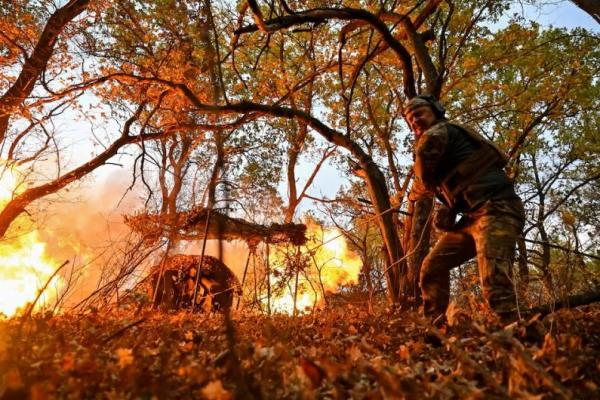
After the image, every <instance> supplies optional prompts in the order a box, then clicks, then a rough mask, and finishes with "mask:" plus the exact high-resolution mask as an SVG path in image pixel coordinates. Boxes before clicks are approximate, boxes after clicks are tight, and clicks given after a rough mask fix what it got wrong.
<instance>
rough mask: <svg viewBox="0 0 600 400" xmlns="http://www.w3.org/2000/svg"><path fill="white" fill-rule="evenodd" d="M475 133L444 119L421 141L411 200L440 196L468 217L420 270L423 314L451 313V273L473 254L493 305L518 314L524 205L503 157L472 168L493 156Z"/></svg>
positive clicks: (445, 237)
mask: <svg viewBox="0 0 600 400" xmlns="http://www.w3.org/2000/svg"><path fill="white" fill-rule="evenodd" d="M473 135H476V134H474V133H473V132H471V133H468V132H467V131H466V128H464V127H462V126H460V125H457V124H453V123H450V122H448V121H446V120H440V121H438V122H437V123H436V124H435V125H433V126H432V127H431V128H429V129H428V130H427V131H425V132H424V133H423V134H422V135H421V136H420V137H419V138H418V139H417V143H416V149H415V165H414V171H415V183H414V185H413V188H412V190H411V199H412V200H416V199H419V198H422V197H425V196H430V195H433V194H436V195H438V197H441V200H442V202H443V203H444V204H445V205H446V206H447V207H449V208H450V209H451V210H452V211H453V212H455V213H462V214H463V217H462V219H461V220H460V221H459V223H458V224H457V225H456V226H455V227H454V228H453V229H452V230H451V231H449V232H446V233H445V234H444V235H443V236H442V237H441V238H440V239H439V240H438V242H437V243H436V245H435V247H434V248H433V249H432V250H431V251H430V253H429V254H428V255H427V256H426V257H425V260H424V261H423V265H422V267H421V274H420V286H421V292H422V296H423V301H424V312H425V314H426V315H430V316H437V315H439V314H441V313H444V312H445V311H446V308H447V306H448V302H449V293H450V270H451V269H452V268H454V267H457V266H459V265H461V264H462V263H464V262H466V261H467V260H469V259H471V258H473V257H474V256H477V264H478V266H479V277H480V281H481V288H482V292H483V296H484V298H485V300H486V302H487V303H488V305H489V306H490V307H491V308H492V309H493V310H495V311H496V312H497V313H498V314H500V315H501V316H502V315H510V314H511V313H513V312H514V310H515V305H516V302H515V295H514V290H513V284H512V279H511V276H512V262H513V259H514V248H515V242H516V238H517V236H518V235H519V234H521V231H522V229H523V224H524V220H525V216H524V212H523V205H522V203H521V200H520V199H519V197H518V196H517V195H516V194H515V191H514V187H513V184H512V183H511V181H510V180H509V179H508V177H507V176H506V174H505V172H504V170H503V168H502V164H503V163H502V162H501V161H502V160H500V157H498V160H497V161H498V162H495V161H494V159H493V157H494V154H492V155H491V157H492V163H489V162H488V163H487V165H485V166H484V167H482V168H472V167H473V166H474V165H477V163H475V164H473V163H471V164H469V160H473V159H474V156H477V153H478V152H480V153H482V155H483V157H484V158H485V157H487V158H489V157H490V151H489V150H490V149H489V148H487V153H485V152H483V151H482V150H481V149H482V147H485V144H483V143H482V141H478V140H474V137H473ZM479 165H480V166H481V165H482V164H481V163H480V164H479ZM457 167H458V168H457ZM461 168H462V170H461ZM469 168H470V169H471V170H469ZM473 169H474V170H473ZM457 170H458V173H455V172H456V171H457Z"/></svg>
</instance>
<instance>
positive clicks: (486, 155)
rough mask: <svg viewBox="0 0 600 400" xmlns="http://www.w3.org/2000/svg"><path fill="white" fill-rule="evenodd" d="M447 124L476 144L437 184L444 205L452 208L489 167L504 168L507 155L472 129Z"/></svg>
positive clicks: (451, 123) (455, 124) (452, 123)
mask: <svg viewBox="0 0 600 400" xmlns="http://www.w3.org/2000/svg"><path fill="white" fill-rule="evenodd" d="M448 124H449V125H452V126H454V127H455V128H457V129H459V130H460V131H461V132H463V133H464V134H466V135H467V136H468V137H469V138H471V139H472V140H473V141H474V142H475V143H477V145H478V146H477V150H475V151H474V152H473V154H471V155H470V156H469V157H467V158H466V159H464V160H463V161H461V162H460V163H459V164H458V165H456V166H455V167H454V168H453V169H451V170H450V172H448V173H447V174H446V176H444V178H443V179H442V180H441V182H440V184H439V186H438V190H439V193H440V194H441V196H442V198H443V200H444V202H445V203H446V205H447V206H448V207H450V208H453V207H455V206H456V204H455V202H456V199H457V197H458V196H459V195H460V194H461V192H463V190H465V189H466V188H467V187H468V186H469V185H470V184H471V183H472V182H473V181H474V180H475V179H476V178H477V177H478V176H481V174H482V173H483V172H485V171H487V170H488V169H489V168H491V167H498V168H504V167H505V166H506V164H507V163H508V156H507V155H506V154H505V153H504V151H502V150H501V149H500V148H499V147H498V146H497V145H496V144H495V143H494V142H492V141H491V140H489V139H487V138H486V137H484V136H483V135H481V134H479V133H477V132H476V131H474V130H473V129H471V128H469V127H466V126H463V125H460V124H457V123H454V122H448Z"/></svg>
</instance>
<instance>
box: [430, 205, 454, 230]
mask: <svg viewBox="0 0 600 400" xmlns="http://www.w3.org/2000/svg"><path fill="white" fill-rule="evenodd" d="M433 225H434V226H435V227H436V228H437V229H438V230H440V231H443V232H450V231H452V230H454V228H455V227H456V213H455V212H454V211H452V210H451V209H449V208H448V207H446V206H441V207H440V208H438V210H437V212H436V213H435V218H434V220H433Z"/></svg>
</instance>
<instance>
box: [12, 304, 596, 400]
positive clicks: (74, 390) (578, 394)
mask: <svg viewBox="0 0 600 400" xmlns="http://www.w3.org/2000/svg"><path fill="white" fill-rule="evenodd" d="M450 314H451V315H450V318H449V322H452V323H453V324H454V325H453V326H451V327H449V328H448V330H447V331H446V332H444V331H443V330H442V331H440V330H436V329H435V328H431V327H430V326H429V325H428V324H427V323H426V322H425V321H424V320H423V319H422V318H420V317H419V316H418V314H417V313H415V312H413V311H403V310H391V309H389V308H387V307H385V306H380V307H375V310H374V311H372V312H371V313H369V312H368V311H367V309H366V307H362V306H361V307H357V306H351V305H347V304H346V305H338V306H332V307H329V308H328V309H327V310H326V311H319V312H316V313H313V314H311V315H305V316H301V317H291V316H285V315H275V316H271V317H268V316H264V315H256V314H254V315H252V314H248V313H246V314H234V315H233V320H232V323H231V324H229V325H228V324H227V322H226V319H225V318H224V317H223V316H221V315H213V316H207V315H197V314H189V313H185V312H178V313H162V312H156V311H151V310H148V311H140V310H127V309H124V310H119V311H112V312H110V313H101V312H91V313H89V314H86V315H83V316H68V315H65V316H55V317H48V318H41V317H34V318H33V319H31V320H28V321H25V322H22V321H20V320H18V319H9V320H4V321H0V398H2V399H22V398H31V399H53V398H61V399H62V398H68V399H86V398H107V399H134V398H135V399H139V398H141V399H152V398H156V399H170V398H173V399H188V398H189V399H192V398H206V399H229V398H262V399H273V398H286V399H288V398H292V399H293V398H339V399H347V398H355V399H366V398H368V399H380V398H384V399H386V398H387V399H396V398H409V399H413V398H424V397H429V398H442V399H444V398H473V399H475V398H486V399H489V398H492V399H493V398H539V399H542V398H544V399H545V398H597V397H596V396H597V395H598V393H599V391H600V389H599V388H600V304H595V305H590V306H586V307H580V308H578V309H573V310H560V311H558V312H556V313H554V314H552V315H551V316H548V317H546V318H544V319H543V320H542V321H539V320H535V318H534V319H533V320H530V321H529V322H522V323H518V324H513V325H512V326H508V327H504V328H502V327H499V326H498V325H497V324H495V323H494V321H493V318H492V317H490V316H489V315H486V314H485V313H484V312H474V313H471V316H470V317H468V318H467V316H466V313H465V312H463V311H461V310H458V309H453V310H452V312H451V313H450ZM227 326H232V327H233V329H231V328H230V329H227V328H226V327H227ZM232 335H233V336H232ZM228 343H229V344H228ZM231 343H235V345H234V346H232V345H231ZM232 347H233V349H234V351H233V352H232V351H231V349H232Z"/></svg>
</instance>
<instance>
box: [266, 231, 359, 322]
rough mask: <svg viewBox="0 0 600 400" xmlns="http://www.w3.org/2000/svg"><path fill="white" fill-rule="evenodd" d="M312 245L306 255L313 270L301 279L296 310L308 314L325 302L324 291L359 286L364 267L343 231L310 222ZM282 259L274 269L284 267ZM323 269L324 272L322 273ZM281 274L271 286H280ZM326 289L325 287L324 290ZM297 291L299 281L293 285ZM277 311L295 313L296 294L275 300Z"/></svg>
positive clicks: (275, 263)
mask: <svg viewBox="0 0 600 400" xmlns="http://www.w3.org/2000/svg"><path fill="white" fill-rule="evenodd" d="M306 225H307V237H308V238H309V239H308V242H307V243H306V245H305V246H303V247H302V250H301V251H302V254H303V255H304V256H307V257H308V260H309V269H308V273H307V275H308V276H309V278H308V279H310V282H308V280H307V278H306V277H305V276H299V278H298V293H297V294H296V310H297V311H298V313H305V312H307V311H310V310H312V309H313V308H314V307H315V306H318V305H320V304H321V303H322V302H323V290H324V291H325V292H326V293H327V292H330V293H335V292H337V290H338V289H339V287H340V286H341V285H350V284H356V283H358V276H359V273H360V270H361V267H362V262H361V260H360V258H359V257H358V256H357V255H356V254H354V253H353V252H352V251H351V250H350V249H348V245H347V243H346V240H345V239H344V236H343V235H342V233H341V231H340V230H339V229H337V228H324V227H322V226H320V225H318V224H317V223H315V222H312V221H309V222H307V224H306ZM281 260H282V258H281V257H277V256H276V257H275V262H274V263H273V264H274V265H273V267H274V268H282V267H280V265H281V264H282V261H281ZM319 270H320V272H319ZM279 276H281V274H272V276H271V277H270V279H271V286H274V285H277V283H278V282H279V280H280V279H281V278H280V277H279ZM321 286H322V287H321ZM291 287H292V288H293V289H292V290H295V282H292V285H291ZM271 310H272V311H273V312H279V313H285V314H293V312H294V293H293V291H292V292H290V290H285V291H284V292H283V293H281V294H280V295H279V296H276V297H274V298H272V299H271Z"/></svg>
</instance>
